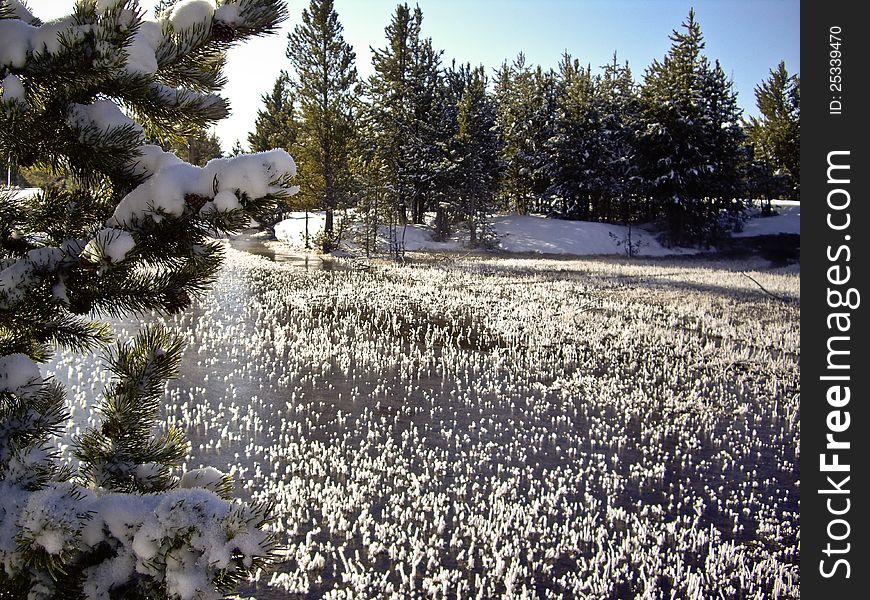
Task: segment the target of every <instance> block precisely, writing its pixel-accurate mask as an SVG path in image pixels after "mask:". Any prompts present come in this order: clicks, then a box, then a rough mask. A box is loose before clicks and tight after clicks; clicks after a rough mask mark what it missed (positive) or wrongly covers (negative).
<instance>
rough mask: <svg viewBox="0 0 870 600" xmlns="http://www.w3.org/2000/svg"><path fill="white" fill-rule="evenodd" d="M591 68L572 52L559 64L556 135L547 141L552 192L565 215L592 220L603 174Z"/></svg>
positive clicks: (555, 111)
mask: <svg viewBox="0 0 870 600" xmlns="http://www.w3.org/2000/svg"><path fill="white" fill-rule="evenodd" d="M594 94H595V80H594V78H593V76H592V73H591V69H590V68H588V67H585V68H584V67H582V66H581V65H580V62H579V61H578V60H576V59H573V58H572V57H571V56H570V55H569V54H568V53H565V54H564V55H563V56H562V60H561V61H560V63H559V72H558V79H557V83H556V93H555V101H554V105H555V107H554V119H553V130H552V136H551V137H550V138H549V139H548V140H547V142H546V152H547V161H546V163H545V167H544V168H545V171H546V173H547V175H548V178H549V180H550V189H549V194H550V195H551V196H552V197H553V198H555V199H557V202H558V206H557V207H556V210H557V211H558V213H559V215H560V216H562V217H563V218H570V219H589V218H590V215H591V212H590V211H591V206H592V203H593V196H594V195H595V193H596V191H597V189H598V185H597V179H598V176H599V175H600V173H601V166H600V162H601V160H602V158H603V157H602V156H601V153H600V149H599V148H598V147H597V146H598V143H599V141H600V137H599V136H600V114H599V112H598V110H597V108H598V107H597V106H596V104H595V102H594Z"/></svg>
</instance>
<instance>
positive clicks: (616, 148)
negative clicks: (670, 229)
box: [595, 53, 644, 254]
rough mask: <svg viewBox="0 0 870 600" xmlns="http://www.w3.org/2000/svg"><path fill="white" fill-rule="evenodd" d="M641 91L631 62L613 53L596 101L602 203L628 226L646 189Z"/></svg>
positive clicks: (607, 217)
mask: <svg viewBox="0 0 870 600" xmlns="http://www.w3.org/2000/svg"><path fill="white" fill-rule="evenodd" d="M638 94H639V91H638V88H637V85H636V84H635V82H634V79H633V78H632V75H631V69H630V68H629V66H628V63H627V62H626V63H625V64H623V65H620V64H619V63H618V61H617V58H616V53H614V54H613V61H612V62H611V63H609V64H607V65H605V66H604V73H603V75H602V77H601V78H600V79H599V80H598V82H597V85H596V89H595V101H596V103H597V105H598V106H599V108H598V110H599V112H600V114H601V115H602V118H601V133H600V135H601V140H600V143H599V146H600V152H601V155H602V170H603V171H602V174H601V189H602V191H603V199H602V200H603V202H604V203H605V206H602V207H601V212H602V215H603V218H604V219H605V220H608V221H611V222H619V223H623V224H626V225H628V226H629V228H630V227H631V225H632V223H633V222H634V221H635V220H636V219H638V218H639V216H640V215H639V214H638V207H637V202H638V200H639V198H640V197H641V196H642V194H643V192H644V181H643V178H642V176H641V173H640V169H639V168H638V164H637V162H638V134H639V131H638V129H639V126H640V121H639V117H640V98H639V95H638ZM629 232H630V229H629ZM629 235H630V233H629ZM626 243H627V244H628V247H629V254H631V252H632V250H631V247H632V246H631V244H632V242H631V240H627V242H626Z"/></svg>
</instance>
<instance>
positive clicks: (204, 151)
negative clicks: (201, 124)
mask: <svg viewBox="0 0 870 600" xmlns="http://www.w3.org/2000/svg"><path fill="white" fill-rule="evenodd" d="M164 149H166V150H170V151H171V152H174V153H175V154H176V155H177V156H178V157H179V158H181V159H182V160H183V161H184V162H186V163H189V164H191V165H197V166H199V167H204V166H205V165H206V163H207V162H208V161H210V160H211V159H213V158H220V157H221V156H223V152H222V151H221V142H220V140H219V139H218V137H217V134H215V133H214V132H206V131H205V130H200V131H197V132H196V133H194V134H191V135H187V136H184V137H182V138H177V139H176V140H173V142H172V143H170V144H166V146H165V147H164Z"/></svg>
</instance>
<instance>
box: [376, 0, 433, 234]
mask: <svg viewBox="0 0 870 600" xmlns="http://www.w3.org/2000/svg"><path fill="white" fill-rule="evenodd" d="M422 22H423V13H422V11H421V10H420V8H419V7H416V8H415V9H414V11H413V13H412V11H411V9H410V8H409V7H408V5H407V4H400V5H398V6H397V7H396V12H395V13H394V15H393V17H392V20H391V22H390V24H389V25H388V26H387V27H386V29H385V33H386V37H387V46H386V47H385V48H383V49H380V50H376V49H374V48H372V53H373V56H372V63H373V66H374V69H375V74H374V75H373V76H372V77H371V78H370V79H369V82H368V94H369V97H370V98H371V111H372V118H373V120H374V123H375V125H376V130H377V133H376V134H377V136H378V143H379V146H380V148H381V152H382V160H383V162H384V163H385V164H386V165H387V168H388V171H389V178H390V186H391V188H392V191H393V194H394V198H395V200H394V203H393V204H394V206H395V208H396V211H397V214H398V217H399V220H400V222H402V223H405V222H407V220H408V212H409V210H410V212H411V215H410V218H411V219H412V220H413V222H414V223H422V222H423V215H424V213H425V211H426V210H427V208H429V207H430V205H431V202H432V200H433V198H434V197H435V194H434V193H433V191H432V187H433V182H435V181H436V179H437V177H438V173H439V169H440V166H441V165H442V163H443V151H442V144H443V142H444V140H445V135H444V133H443V131H442V130H441V129H440V128H439V125H440V124H441V123H442V120H441V118H440V117H441V114H442V111H441V107H442V105H441V102H442V97H441V91H442V89H443V88H442V82H441V73H440V64H441V53H440V52H436V51H435V49H434V48H433V46H432V40H431V39H429V38H426V39H423V38H422V37H421V27H422Z"/></svg>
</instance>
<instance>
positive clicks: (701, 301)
mask: <svg viewBox="0 0 870 600" xmlns="http://www.w3.org/2000/svg"><path fill="white" fill-rule="evenodd" d="M339 263H341V261H339ZM342 264H343V263H342ZM758 264H761V263H758ZM345 266H346V267H347V268H344V269H333V270H331V271H323V270H305V269H301V268H298V267H292V266H286V265H283V264H279V263H270V262H268V261H265V260H263V259H259V258H254V257H251V256H249V255H246V254H243V253H239V252H236V251H233V250H228V257H227V263H226V267H225V269H224V271H223V273H222V275H221V278H220V280H219V281H218V283H217V285H216V286H215V289H214V292H213V293H212V294H211V295H210V296H208V297H207V298H205V299H204V300H203V301H202V302H201V303H199V305H198V306H196V307H195V309H194V310H193V311H190V312H188V313H185V314H184V315H181V316H179V317H177V318H176V319H173V320H171V321H170V322H171V323H174V324H175V325H176V326H177V327H178V328H179V329H180V330H181V332H182V333H183V334H184V335H185V336H186V337H187V338H188V349H187V351H186V356H185V360H184V362H183V364H184V365H185V366H184V367H183V369H185V370H184V372H183V373H182V376H181V378H180V379H179V380H177V381H176V382H175V383H174V384H173V385H172V387H171V390H170V396H171V402H170V403H169V405H168V407H167V421H168V422H169V423H175V424H178V425H181V426H182V427H183V428H184V429H185V430H187V431H188V432H189V434H190V436H191V440H192V442H193V456H192V458H191V461H190V463H191V464H190V467H194V466H197V465H198V464H200V463H202V464H209V465H214V466H215V467H217V468H218V469H220V470H221V471H224V472H232V473H233V474H234V476H235V478H236V481H237V488H238V489H239V490H249V493H250V494H251V496H252V497H253V498H255V499H258V500H271V501H274V502H275V503H276V506H277V510H278V513H279V515H280V518H279V520H278V522H277V523H276V525H275V529H276V532H277V533H278V534H279V536H280V537H281V538H282V540H283V541H284V543H286V545H287V550H286V556H285V558H286V561H285V562H284V563H283V564H281V565H279V567H278V569H277V570H276V572H275V573H273V574H270V575H263V576H262V577H261V579H260V580H259V581H258V582H256V583H254V584H251V586H250V587H249V588H247V589H245V590H243V594H247V595H254V596H256V597H257V598H264V599H265V598H297V597H298V598H319V597H330V598H343V597H366V598H368V597H372V598H373V597H384V598H391V597H392V598H408V597H432V598H476V597H485V598H494V597H510V598H523V597H526V598H531V597H544V598H563V597H593V598H624V597H638V598H658V597H680V598H707V597H717V595H718V594H720V593H722V594H724V595H725V597H770V598H774V597H779V598H797V597H798V594H799V592H798V585H799V575H798V559H799V552H798V531H799V513H798V499H799V486H798V480H799V471H798V469H797V460H798V456H797V453H798V448H799V443H800V430H799V425H798V398H797V393H798V390H799V387H798V385H799V383H798V381H799V368H798V353H799V334H800V330H799V310H800V309H799V281H798V273H797V272H796V271H795V270H794V269H791V270H778V271H770V270H758V268H757V265H756V264H755V263H739V264H736V263H726V262H709V263H705V262H701V261H697V260H692V261H686V260H682V261H670V262H668V261H655V262H644V261H625V262H622V261H619V260H613V259H607V260H602V259H587V260H564V261H560V260H523V259H502V260H494V259H487V260H480V259H464V260H455V261H451V262H444V261H434V260H433V261H420V262H415V263H412V264H411V265H408V266H405V267H400V266H396V265H392V264H387V263H372V264H371V265H369V268H367V269H359V268H356V267H357V266H358V263H353V262H348V263H347V265H345ZM741 271H746V272H747V274H749V275H750V276H751V277H752V278H754V279H755V280H756V281H758V282H759V283H760V284H762V285H763V286H764V287H765V289H767V290H769V291H770V292H772V293H775V294H777V295H779V296H781V297H783V298H785V301H784V302H783V301H779V300H775V299H774V298H772V297H771V296H770V295H768V294H766V293H764V292H763V291H762V290H761V289H759V287H758V285H757V284H755V283H754V282H753V281H751V280H750V279H749V278H748V277H746V276H744V275H743V274H741ZM122 329H123V327H122ZM94 362H95V361H94V360H90V361H85V362H84V363H82V362H80V361H75V362H73V361H72V360H70V359H69V358H67V357H61V358H59V359H58V360H57V361H56V363H55V365H54V370H55V372H56V373H57V374H58V376H59V377H60V378H62V379H67V380H69V382H70V385H71V392H72V393H73V394H74V395H75V398H76V402H75V405H74V406H73V410H74V413H75V415H76V419H77V420H78V425H77V426H78V427H81V426H83V425H84V423H85V422H86V421H87V417H86V415H87V413H86V411H85V406H84V405H85V403H86V402H87V399H88V398H89V397H91V396H93V394H94V393H95V392H98V391H99V389H100V388H101V386H102V385H103V383H102V382H101V381H100V380H94V379H93V378H91V377H89V375H88V374H89V368H90V364H93V363H94ZM73 433H75V429H74V428H73V429H71V430H70V432H69V434H73Z"/></svg>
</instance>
